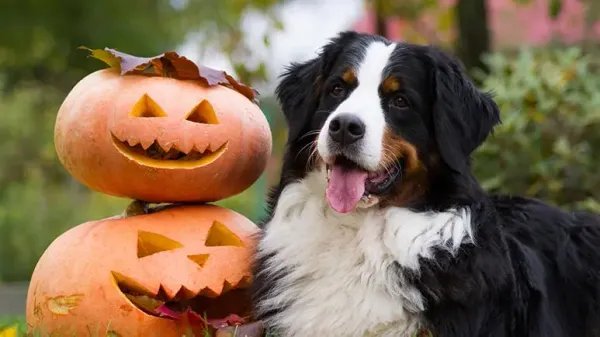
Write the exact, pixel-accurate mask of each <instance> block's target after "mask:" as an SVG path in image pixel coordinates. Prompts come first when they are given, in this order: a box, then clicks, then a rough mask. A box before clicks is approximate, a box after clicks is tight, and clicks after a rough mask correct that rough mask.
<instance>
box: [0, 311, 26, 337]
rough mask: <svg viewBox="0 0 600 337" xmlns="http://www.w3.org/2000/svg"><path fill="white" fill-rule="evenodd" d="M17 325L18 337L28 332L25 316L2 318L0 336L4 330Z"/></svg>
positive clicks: (0, 317)
mask: <svg viewBox="0 0 600 337" xmlns="http://www.w3.org/2000/svg"><path fill="white" fill-rule="evenodd" d="M15 324H16V325H17V331H18V333H17V336H22V335H24V334H25V333H26V332H27V324H26V323H25V316H17V315H11V316H0V335H1V333H2V330H4V329H6V328H8V327H12V326H14V325H15Z"/></svg>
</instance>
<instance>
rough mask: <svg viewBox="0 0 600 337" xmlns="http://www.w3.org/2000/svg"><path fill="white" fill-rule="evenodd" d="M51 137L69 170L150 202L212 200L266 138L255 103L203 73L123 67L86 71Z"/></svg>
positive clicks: (236, 188)
mask: <svg viewBox="0 0 600 337" xmlns="http://www.w3.org/2000/svg"><path fill="white" fill-rule="evenodd" d="M54 140H55V147H56V151H57V153H58V157H59V158H60V161H61V162H62V164H63V165H64V167H65V168H66V169H67V170H68V171H69V172H70V173H71V175H72V176H73V177H75V178H76V179H77V180H79V181H80V182H82V183H83V184H85V185H87V186H88V187H90V188H92V189H95V190H97V191H99V192H102V193H106V194H110V195H114V196H120V197H128V198H133V199H138V200H143V201H146V202H189V201H204V202H206V201H216V200H219V199H223V198H226V197H229V196H232V195H235V194H238V193H240V192H242V191H243V190H245V189H247V188H248V187H250V185H252V184H253V183H254V182H255V181H256V180H257V179H258V178H259V177H260V175H261V173H262V172H263V170H264V169H265V167H266V164H267V161H268V158H269V156H270V154H271V148H272V140H271V132H270V129H269V124H268V123H267V120H266V118H265V116H264V115H263V113H262V111H261V110H260V108H259V107H258V106H257V105H256V104H254V103H253V102H252V101H251V100H250V99H249V98H247V97H245V96H244V95H242V94H241V93H239V92H238V91H236V90H233V89H230V88H228V87H225V86H222V85H214V86H208V85H205V84H204V83H203V82H202V81H200V80H181V79H173V78H167V77H160V76H144V75H135V74H134V75H125V76H121V75H120V74H119V72H118V71H117V70H116V69H113V68H109V69H104V70H100V71H97V72H95V73H92V74H90V75H88V76H87V77H85V78H84V79H82V80H81V81H80V82H79V83H78V84H77V85H76V86H75V87H74V88H73V90H72V91H71V92H70V93H69V95H68V96H67V97H66V99H65V101H64V102H63V104H62V106H61V107H60V110H59V112H58V115H57V120H56V126H55V138H54Z"/></svg>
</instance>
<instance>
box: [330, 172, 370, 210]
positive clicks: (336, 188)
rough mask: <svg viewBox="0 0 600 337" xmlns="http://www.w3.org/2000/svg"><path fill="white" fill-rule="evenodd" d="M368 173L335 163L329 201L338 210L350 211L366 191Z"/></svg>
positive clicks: (331, 174)
mask: <svg viewBox="0 0 600 337" xmlns="http://www.w3.org/2000/svg"><path fill="white" fill-rule="evenodd" d="M367 176H368V173H367V172H365V171H362V170H357V169H347V168H343V167H341V166H339V165H334V166H333V168H332V169H331V173H330V175H329V185H328V186H327V192H326V196H327V201H328V202H329V205H330V206H331V208H333V209H334V210H335V211H336V212H340V213H348V212H351V211H352V210H354V207H355V206H356V204H357V203H358V201H359V200H360V198H361V197H362V196H363V194H364V193H365V181H366V180H367Z"/></svg>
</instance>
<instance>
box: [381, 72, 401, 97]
mask: <svg viewBox="0 0 600 337" xmlns="http://www.w3.org/2000/svg"><path fill="white" fill-rule="evenodd" d="M381 87H382V90H383V92H384V93H386V94H389V93H392V92H394V91H398V90H400V88H401V87H402V86H401V83H400V80H399V79H398V78H397V77H396V76H393V75H390V76H388V77H386V79H385V80H383V83H382V85H381Z"/></svg>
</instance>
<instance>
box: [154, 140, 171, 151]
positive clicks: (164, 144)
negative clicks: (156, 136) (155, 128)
mask: <svg viewBox="0 0 600 337" xmlns="http://www.w3.org/2000/svg"><path fill="white" fill-rule="evenodd" d="M157 142H158V145H160V147H161V148H162V150H163V151H165V152H169V151H170V150H171V148H172V147H173V143H171V142H164V141H162V142H161V141H160V140H158V141H157Z"/></svg>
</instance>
